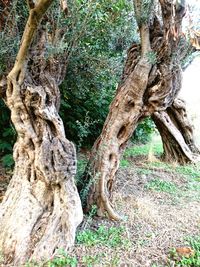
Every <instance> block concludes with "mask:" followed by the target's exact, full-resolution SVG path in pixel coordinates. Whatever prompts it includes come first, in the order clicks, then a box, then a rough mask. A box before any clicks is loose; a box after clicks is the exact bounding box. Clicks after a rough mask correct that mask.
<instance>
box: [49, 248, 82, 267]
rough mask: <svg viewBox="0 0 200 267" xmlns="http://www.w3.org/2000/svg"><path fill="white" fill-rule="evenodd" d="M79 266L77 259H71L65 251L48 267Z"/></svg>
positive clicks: (60, 252) (52, 260) (50, 262)
mask: <svg viewBox="0 0 200 267" xmlns="http://www.w3.org/2000/svg"><path fill="white" fill-rule="evenodd" d="M77 264H78V260H77V257H76V256H74V257H71V256H69V255H67V253H66V252H65V251H63V250H60V251H59V253H58V255H57V256H56V257H54V258H53V259H51V260H50V261H49V262H48V264H47V266H48V267H61V266H63V267H64V266H70V267H76V266H77Z"/></svg>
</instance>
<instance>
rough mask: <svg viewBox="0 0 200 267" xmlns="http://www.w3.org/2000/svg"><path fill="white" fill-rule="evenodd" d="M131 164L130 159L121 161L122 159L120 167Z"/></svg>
mask: <svg viewBox="0 0 200 267" xmlns="http://www.w3.org/2000/svg"><path fill="white" fill-rule="evenodd" d="M129 166H130V162H129V161H128V160H126V159H122V160H121V161H120V167H121V168H127V167H129Z"/></svg>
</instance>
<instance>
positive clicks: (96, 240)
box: [76, 226, 130, 248]
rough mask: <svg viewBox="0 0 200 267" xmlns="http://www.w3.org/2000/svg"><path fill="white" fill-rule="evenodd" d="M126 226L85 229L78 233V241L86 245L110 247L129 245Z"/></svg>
mask: <svg viewBox="0 0 200 267" xmlns="http://www.w3.org/2000/svg"><path fill="white" fill-rule="evenodd" d="M124 231H125V229H124V227H110V228H106V227H104V226H100V227H99V228H98V229H97V230H96V231H92V230H84V231H81V232H79V233H78V235H77V237H76V241H77V243H78V244H84V245H86V246H95V245H104V246H108V247H114V248H115V247H118V246H127V245H129V244H130V241H129V240H128V239H126V238H124V236H123V233H124Z"/></svg>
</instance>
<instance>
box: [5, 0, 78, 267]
mask: <svg viewBox="0 0 200 267" xmlns="http://www.w3.org/2000/svg"><path fill="white" fill-rule="evenodd" d="M52 2H53V0H40V1H38V3H37V4H36V5H35V6H32V8H31V9H30V15H29V19H28V21H27V24H26V28H25V31H24V35H23V37H22V42H21V46H20V49H19V52H18V55H17V58H16V62H15V65H14V67H13V69H12V71H11V72H10V73H9V75H8V87H7V92H6V93H7V99H6V101H7V104H8V106H9V108H10V109H11V119H12V121H13V124H14V126H15V128H16V131H17V133H18V138H17V142H16V144H15V146H14V160H15V169H14V174H13V177H12V180H11V182H10V184H9V186H8V189H7V192H6V195H5V197H4V200H3V202H2V204H1V206H0V229H1V231H0V251H1V252H2V253H3V256H4V264H12V266H21V265H22V264H23V263H24V262H26V261H27V260H28V259H37V260H38V259H44V258H48V257H50V256H52V255H53V254H54V253H55V252H56V250H57V249H58V248H63V249H68V248H70V247H71V246H72V245H73V243H74V239H75V231H76V227H77V226H78V224H79V223H80V222H81V220H82V208H81V203H80V199H79V196H78V193H77V189H76V187H75V184H74V175H75V172H76V153H75V148H74V145H73V144H72V143H71V142H69V141H68V140H67V139H66V138H65V133H64V127H63V123H62V120H61V118H60V117H59V115H58V108H59V97H60V95H59V89H58V84H59V83H60V82H61V80H62V78H63V70H62V61H61V59H60V61H58V60H56V59H55V58H50V59H49V60H46V59H45V56H44V52H45V46H46V43H47V41H48V40H47V34H46V33H45V31H44V30H43V29H42V28H41V29H40V31H39V33H38V35H37V38H35V42H34V43H33V45H32V47H30V45H31V43H32V41H33V38H34V36H35V33H36V30H37V27H38V25H39V22H40V20H41V19H42V16H43V14H44V13H45V12H46V10H47V9H48V7H49V6H50V4H51V3H52ZM28 51H29V59H28ZM63 63H66V62H63Z"/></svg>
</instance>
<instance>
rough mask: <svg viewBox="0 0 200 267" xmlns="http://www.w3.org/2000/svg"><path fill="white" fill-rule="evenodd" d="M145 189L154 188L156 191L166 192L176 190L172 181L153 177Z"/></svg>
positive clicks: (171, 192)
mask: <svg viewBox="0 0 200 267" xmlns="http://www.w3.org/2000/svg"><path fill="white" fill-rule="evenodd" d="M146 188H147V189H150V190H155V191H158V192H166V193H170V194H173V193H175V192H176V191H177V186H176V185H175V184H174V183H172V182H167V181H163V180H160V179H153V180H151V181H149V182H148V184H147V185H146Z"/></svg>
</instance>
